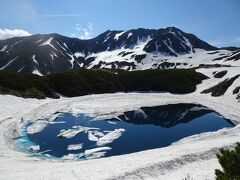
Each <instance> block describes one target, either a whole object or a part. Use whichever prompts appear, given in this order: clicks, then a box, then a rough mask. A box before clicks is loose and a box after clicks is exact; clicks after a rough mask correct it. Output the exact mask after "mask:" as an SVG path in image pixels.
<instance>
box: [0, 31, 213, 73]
mask: <svg viewBox="0 0 240 180" xmlns="http://www.w3.org/2000/svg"><path fill="white" fill-rule="evenodd" d="M196 49H202V50H206V51H211V50H217V48H216V47H213V46H211V45H209V44H208V43H206V42H204V41H202V40H200V39H199V38H197V37H196V36H195V35H193V34H188V33H185V32H183V31H181V30H180V29H177V28H175V27H168V28H165V29H158V30H153V29H133V30H129V31H106V32H104V33H102V34H100V35H99V36H97V37H95V38H93V39H89V40H80V39H78V38H69V37H65V36H62V35H59V34H46V35H40V34H37V35H32V36H27V37H15V38H11V39H6V40H1V41H0V70H11V71H14V72H22V73H34V74H38V75H48V74H52V73H57V72H63V71H66V70H71V69H79V68H87V69H91V68H111V69H125V70H139V69H151V68H152V69H157V68H161V67H162V65H161V64H162V63H165V64H166V62H162V61H163V60H164V59H166V57H178V56H181V55H184V54H191V53H195V50H196ZM149 61H150V65H149ZM146 62H148V63H146ZM146 64H147V65H146ZM165 64H164V65H165ZM170 65H171V64H170Z"/></svg>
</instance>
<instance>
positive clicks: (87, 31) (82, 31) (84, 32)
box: [71, 23, 94, 39]
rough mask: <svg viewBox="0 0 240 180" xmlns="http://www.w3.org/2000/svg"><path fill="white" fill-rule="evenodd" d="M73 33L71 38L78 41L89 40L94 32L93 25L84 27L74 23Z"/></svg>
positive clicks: (89, 24)
mask: <svg viewBox="0 0 240 180" xmlns="http://www.w3.org/2000/svg"><path fill="white" fill-rule="evenodd" d="M74 30H75V32H74V33H71V36H72V37H77V38H79V39H90V38H92V35H93V31H94V24H93V23H88V24H87V25H86V26H83V25H81V24H79V23H76V24H75V26H74Z"/></svg>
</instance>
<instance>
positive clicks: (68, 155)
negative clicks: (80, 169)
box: [61, 153, 84, 160]
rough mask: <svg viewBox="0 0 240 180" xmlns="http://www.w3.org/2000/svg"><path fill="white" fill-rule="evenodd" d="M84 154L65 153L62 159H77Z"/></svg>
mask: <svg viewBox="0 0 240 180" xmlns="http://www.w3.org/2000/svg"><path fill="white" fill-rule="evenodd" d="M82 156H84V153H79V154H67V155H64V156H63V157H62V158H61V159H64V160H77V159H80V158H81V157H82Z"/></svg>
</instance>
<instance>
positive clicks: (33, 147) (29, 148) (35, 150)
mask: <svg viewBox="0 0 240 180" xmlns="http://www.w3.org/2000/svg"><path fill="white" fill-rule="evenodd" d="M26 149H27V150H29V151H34V152H37V151H40V146H39V145H36V146H28V147H27V148H26Z"/></svg>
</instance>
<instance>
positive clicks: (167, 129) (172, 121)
mask: <svg viewBox="0 0 240 180" xmlns="http://www.w3.org/2000/svg"><path fill="white" fill-rule="evenodd" d="M93 119H94V118H92V117H89V116H86V115H84V114H79V116H78V117H74V116H73V115H72V114H63V115H61V116H60V117H58V118H57V119H56V120H55V122H56V123H57V122H65V123H59V124H49V125H48V126H47V127H46V128H45V129H44V130H43V131H42V132H40V133H36V134H27V133H26V128H27V126H29V125H31V124H27V125H25V126H23V129H22V137H20V138H18V139H17V140H16V141H17V143H18V145H19V147H21V150H22V151H25V152H27V153H29V154H30V155H33V156H40V157H42V158H49V157H51V158H57V159H58V158H61V157H63V156H64V155H68V154H81V155H80V156H79V159H81V160H84V159H87V158H89V156H87V155H86V154H85V155H84V153H85V151H86V150H89V149H94V148H99V147H102V146H107V147H109V149H108V150H103V151H101V152H102V153H101V155H100V156H97V157H102V156H104V157H108V156H115V155H122V154H129V153H133V152H138V151H143V150H147V149H154V148H160V147H165V146H169V145H170V144H172V143H174V142H176V141H178V140H180V139H182V138H184V137H188V136H191V135H194V134H199V133H202V132H209V131H216V130H218V129H222V128H224V127H226V128H231V127H233V126H234V125H233V124H232V123H231V122H230V121H228V120H227V119H224V118H223V117H221V116H220V115H219V114H217V113H216V112H214V111H212V110H210V109H208V108H206V107H203V106H200V105H195V104H174V105H165V106H157V107H143V108H140V109H138V110H135V111H128V112H125V113H124V114H123V115H121V116H118V117H116V118H112V119H106V120H101V121H93ZM76 126H81V127H90V128H98V129H97V130H90V132H92V134H95V138H101V137H103V136H106V135H107V134H109V133H110V132H114V131H116V130H118V129H124V130H125V131H123V132H122V134H120V135H119V137H117V138H116V139H114V140H113V141H112V142H110V143H108V144H104V145H99V144H98V141H96V140H95V141H93V140H90V139H89V131H85V132H81V133H79V134H77V135H76V136H74V137H72V138H64V137H58V135H59V134H60V131H61V130H63V129H65V130H68V129H74V127H76ZM72 144H82V149H78V150H69V149H68V146H69V145H72ZM34 145H39V146H40V151H39V152H40V153H39V152H32V151H28V150H27V149H26V148H27V147H28V146H34ZM41 152H42V153H41ZM95 155H96V154H95ZM90 157H91V156H90ZM93 158H94V156H93Z"/></svg>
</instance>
